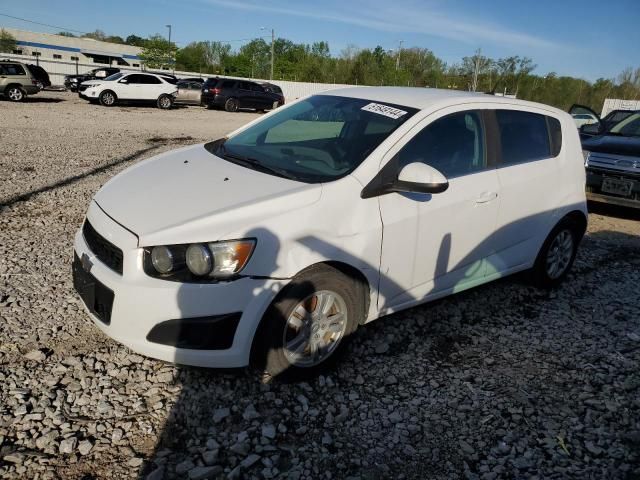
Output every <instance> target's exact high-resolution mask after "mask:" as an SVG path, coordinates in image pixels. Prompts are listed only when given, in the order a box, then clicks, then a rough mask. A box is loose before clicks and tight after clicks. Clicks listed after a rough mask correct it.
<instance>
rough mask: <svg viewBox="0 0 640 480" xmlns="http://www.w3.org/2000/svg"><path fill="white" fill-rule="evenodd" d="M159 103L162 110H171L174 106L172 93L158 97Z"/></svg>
mask: <svg viewBox="0 0 640 480" xmlns="http://www.w3.org/2000/svg"><path fill="white" fill-rule="evenodd" d="M157 105H158V108H159V109H161V110H169V109H170V108H171V107H172V106H173V98H172V97H171V95H160V96H159V97H158V101H157Z"/></svg>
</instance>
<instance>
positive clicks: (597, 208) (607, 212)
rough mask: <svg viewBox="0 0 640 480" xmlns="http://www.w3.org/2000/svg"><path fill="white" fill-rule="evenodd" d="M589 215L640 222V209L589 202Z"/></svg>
mask: <svg viewBox="0 0 640 480" xmlns="http://www.w3.org/2000/svg"><path fill="white" fill-rule="evenodd" d="M589 213H595V214H598V215H604V216H606V217H615V218H621V219H624V220H640V208H631V207H623V206H620V205H612V204H609V203H602V202H589Z"/></svg>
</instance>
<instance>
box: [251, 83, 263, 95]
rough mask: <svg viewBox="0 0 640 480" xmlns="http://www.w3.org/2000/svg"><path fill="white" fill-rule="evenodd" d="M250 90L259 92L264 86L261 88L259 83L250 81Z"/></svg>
mask: <svg viewBox="0 0 640 480" xmlns="http://www.w3.org/2000/svg"><path fill="white" fill-rule="evenodd" d="M251 91H253V92H260V93H264V88H262V87H261V86H260V85H258V84H257V83H252V84H251Z"/></svg>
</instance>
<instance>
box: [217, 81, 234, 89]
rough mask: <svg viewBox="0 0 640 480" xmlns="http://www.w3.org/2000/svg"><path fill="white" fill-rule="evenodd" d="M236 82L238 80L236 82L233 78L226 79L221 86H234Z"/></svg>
mask: <svg viewBox="0 0 640 480" xmlns="http://www.w3.org/2000/svg"><path fill="white" fill-rule="evenodd" d="M235 84H236V82H234V81H233V80H225V81H224V82H222V85H221V86H220V88H234V87H235Z"/></svg>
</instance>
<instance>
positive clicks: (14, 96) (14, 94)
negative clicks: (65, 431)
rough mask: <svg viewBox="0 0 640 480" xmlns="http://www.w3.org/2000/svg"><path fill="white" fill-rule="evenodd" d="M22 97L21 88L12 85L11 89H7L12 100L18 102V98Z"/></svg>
mask: <svg viewBox="0 0 640 480" xmlns="http://www.w3.org/2000/svg"><path fill="white" fill-rule="evenodd" d="M23 97H24V94H23V93H22V90H20V89H19V88H17V87H13V88H11V89H9V99H11V100H12V101H14V102H19V101H20V100H22V98H23Z"/></svg>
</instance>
